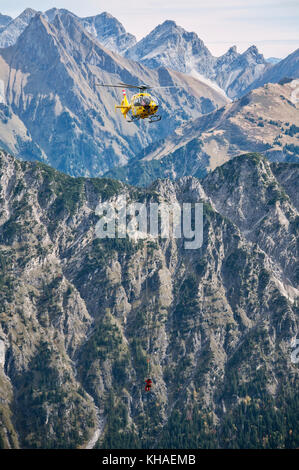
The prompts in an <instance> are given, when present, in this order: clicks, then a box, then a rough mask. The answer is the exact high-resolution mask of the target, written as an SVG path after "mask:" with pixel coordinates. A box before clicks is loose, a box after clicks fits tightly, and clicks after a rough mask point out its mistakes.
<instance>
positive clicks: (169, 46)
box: [0, 8, 298, 98]
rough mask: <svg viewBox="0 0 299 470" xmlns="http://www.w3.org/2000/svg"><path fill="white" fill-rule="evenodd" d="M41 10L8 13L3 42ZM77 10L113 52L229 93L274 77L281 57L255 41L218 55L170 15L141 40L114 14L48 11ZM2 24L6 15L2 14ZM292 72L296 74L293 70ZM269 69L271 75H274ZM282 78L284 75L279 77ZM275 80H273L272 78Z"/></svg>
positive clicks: (12, 38)
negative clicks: (13, 15)
mask: <svg viewBox="0 0 299 470" xmlns="http://www.w3.org/2000/svg"><path fill="white" fill-rule="evenodd" d="M36 13H37V12H36V11H35V10H32V9H29V8H28V9H26V10H25V11H24V12H23V13H21V15H19V16H18V17H17V18H15V19H13V20H12V19H11V21H10V22H9V23H8V24H7V21H8V19H10V18H9V17H4V16H2V17H3V18H5V20H3V21H4V22H3V26H4V29H3V30H2V31H1V30H0V47H7V46H10V45H13V44H15V42H16V40H17V38H18V37H19V35H20V34H21V33H22V32H23V30H24V29H25V27H26V26H28V24H29V22H30V20H31V18H32V17H33V16H34V15H35V14H36ZM66 13H67V14H69V15H72V16H73V17H74V18H76V19H77V21H78V22H79V23H80V24H81V25H82V26H83V27H84V28H86V30H87V31H88V32H89V33H90V34H91V35H93V36H94V37H95V38H97V39H98V40H99V42H100V43H101V44H102V45H103V46H104V47H107V48H108V49H109V50H111V51H113V52H117V53H119V54H121V55H124V56H125V57H127V58H130V59H133V60H135V61H137V62H139V63H142V64H144V65H146V66H147V67H149V68H159V67H161V66H163V67H168V68H171V69H173V70H176V71H179V72H183V73H188V74H191V75H193V76H195V77H196V78H199V79H201V80H203V79H205V80H207V81H208V83H209V84H210V85H212V86H214V87H217V86H218V87H220V88H221V89H223V90H224V91H225V93H227V95H228V96H229V97H230V98H236V97H240V96H242V95H243V94H244V93H246V92H247V91H249V89H251V88H252V87H251V85H252V84H253V83H256V82H257V81H259V83H266V81H265V80H267V79H268V77H269V76H271V72H270V69H271V68H272V66H273V65H275V64H277V63H278V62H279V61H280V59H276V58H273V57H271V58H269V59H265V58H264V57H263V55H262V54H260V53H259V51H258V50H257V48H256V47H255V46H251V47H249V48H248V49H247V50H246V51H245V52H243V53H242V54H241V53H238V52H237V49H236V47H235V46H232V47H230V48H229V50H228V51H227V52H226V53H225V54H224V55H222V56H220V57H214V56H213V55H212V54H211V53H210V51H209V50H208V48H207V47H206V46H205V44H204V42H203V41H202V40H201V39H200V38H199V37H198V36H197V34H196V33H194V32H188V31H186V30H184V29H183V28H182V27H180V26H178V25H177V24H176V23H175V22H174V21H170V20H167V21H165V22H164V23H162V24H160V25H158V26H157V27H156V28H155V29H154V30H153V31H152V32H150V33H149V34H148V35H147V36H145V37H144V38H143V39H141V40H140V41H138V42H137V41H136V38H135V36H133V35H132V34H130V33H128V32H126V30H125V28H124V27H123V25H122V24H121V23H120V22H119V21H118V20H117V19H116V18H114V17H113V16H112V15H110V14H109V13H106V12H103V13H101V14H99V15H96V16H92V17H86V18H79V17H78V16H76V15H74V14H73V13H71V12H69V11H68V10H65V9H57V8H52V9H51V10H48V11H46V12H45V13H43V15H44V16H45V18H46V19H47V21H49V22H52V21H54V19H55V17H56V16H57V15H59V14H66ZM0 25H1V17H0ZM285 65H286V64H284V73H285V74H286V75H287V76H290V77H292V78H295V77H297V75H298V64H297V65H296V66H295V70H294V68H293V67H292V66H290V69H288V68H285ZM291 72H292V75H290V73H291ZM269 74H270V75H269ZM281 78H283V77H282V76H280V78H279V79H281ZM270 81H272V80H270Z"/></svg>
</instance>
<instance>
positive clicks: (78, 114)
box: [0, 11, 228, 176]
mask: <svg viewBox="0 0 299 470" xmlns="http://www.w3.org/2000/svg"><path fill="white" fill-rule="evenodd" d="M50 18H51V21H52V22H51V23H48V22H47V21H46V19H45V18H44V16H43V15H42V14H37V15H35V16H34V18H33V19H32V21H31V22H30V24H29V26H28V27H27V28H26V29H25V31H24V32H23V33H22V34H21V36H20V37H19V38H18V40H17V43H16V44H15V45H14V46H12V47H10V48H7V49H2V50H0V95H1V96H2V102H3V103H4V104H5V105H6V106H7V107H8V112H9V113H10V112H11V113H13V115H16V116H17V118H18V119H19V120H20V121H21V123H22V124H20V126H21V125H22V126H23V127H24V128H25V129H27V131H28V136H27V140H29V141H30V142H31V140H32V141H33V142H34V150H33V151H32V155H31V159H36V158H39V159H40V160H42V159H43V160H44V161H47V162H49V163H50V164H51V165H52V166H53V167H55V168H58V169H60V170H62V171H65V172H68V173H70V174H71V175H87V176H88V175H91V176H97V175H100V174H103V173H104V172H105V171H107V170H109V169H110V168H112V167H113V166H115V165H117V164H125V163H126V162H127V161H128V160H129V159H130V158H132V157H133V156H135V155H136V154H137V153H138V152H140V151H141V150H142V149H143V148H144V147H145V146H147V145H149V144H150V143H152V142H154V141H156V140H158V139H159V138H163V137H164V136H165V135H167V134H168V133H169V132H171V130H174V129H175V128H176V127H177V126H178V125H180V124H181V123H182V122H183V121H184V120H186V119H190V118H191V116H192V117H198V116H200V115H202V114H203V113H207V112H210V111H212V110H213V109H215V108H216V107H217V106H221V105H223V104H225V103H227V102H228V100H227V99H226V98H225V97H224V96H223V95H222V94H221V93H219V92H217V91H215V90H213V89H212V88H211V87H209V86H208V85H206V84H204V83H202V82H199V81H198V80H196V79H194V78H192V77H188V76H185V75H183V74H180V73H178V72H174V71H168V70H167V69H162V68H161V69H159V70H150V69H147V68H146V67H144V66H142V65H139V64H137V63H135V62H132V61H130V60H127V59H124V58H123V57H121V56H119V55H117V54H115V53H112V52H110V51H109V50H107V49H105V48H103V47H102V46H101V44H100V43H99V42H98V40H97V39H95V38H94V37H93V36H91V35H90V34H89V33H88V32H87V31H86V29H84V28H83V27H82V25H81V24H80V22H79V21H78V20H77V19H76V17H75V16H74V15H72V14H69V13H68V12H66V13H65V12H61V11H60V12H59V14H56V15H54V14H53V15H52V16H50ZM107 82H108V83H110V82H112V83H118V82H125V83H128V82H129V83H133V84H134V83H137V84H139V83H147V84H150V85H154V86H155V85H156V86H159V85H169V84H170V85H176V84H177V85H178V86H180V87H181V88H179V90H176V89H172V88H171V89H165V90H164V89H161V90H160V89H159V90H157V93H156V94H157V96H158V99H159V101H160V105H161V114H162V115H163V120H162V121H161V122H160V123H159V126H157V127H156V128H155V127H154V128H153V125H149V124H146V123H143V122H140V123H137V124H135V123H128V122H126V121H125V120H124V119H123V116H122V115H121V114H120V113H116V112H115V104H119V103H120V101H121V96H122V95H121V90H119V89H108V88H100V87H97V86H96V84H97V83H107ZM128 96H129V97H130V92H128ZM15 126H16V127H18V126H19V124H15ZM151 126H152V127H151ZM11 127H13V125H12V126H11ZM3 132H4V133H3V135H0V140H1V141H2V142H3V143H4V145H5V148H6V149H7V150H9V151H11V152H12V151H14V152H16V155H17V156H18V157H20V158H28V152H27V151H26V155H25V153H24V152H23V151H22V146H23V145H27V144H26V142H24V139H22V138H21V131H20V130H19V129H16V133H17V135H18V143H17V144H18V145H14V148H13V147H9V145H8V142H9V141H10V140H12V139H13V138H15V137H14V136H11V135H10V134H11V133H12V131H11V130H10V128H9V127H8V126H6V127H3ZM8 134H9V135H8ZM26 148H27V147H26ZM38 153H39V155H38Z"/></svg>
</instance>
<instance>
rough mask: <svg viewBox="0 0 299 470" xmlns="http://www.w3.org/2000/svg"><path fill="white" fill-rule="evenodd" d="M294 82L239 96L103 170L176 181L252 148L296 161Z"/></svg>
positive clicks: (142, 180)
mask: <svg viewBox="0 0 299 470" xmlns="http://www.w3.org/2000/svg"><path fill="white" fill-rule="evenodd" d="M294 86H296V82H295V81H291V80H289V81H287V82H286V83H284V84H281V85H280V84H272V83H269V84H267V85H265V86H264V87H260V88H258V89H255V90H253V91H251V92H250V93H248V94H247V95H246V96H244V97H243V98H241V99H239V100H237V101H235V102H233V103H230V104H228V105H226V106H225V107H223V108H221V109H218V110H217V111H214V112H212V113H210V114H208V115H206V116H202V117H200V118H198V119H196V120H194V121H190V122H189V123H187V124H185V125H183V126H181V127H180V128H178V129H176V131H175V132H174V133H173V134H172V135H170V136H169V137H167V138H165V139H163V140H161V141H160V143H156V144H155V145H151V146H149V147H148V148H147V149H145V150H144V151H143V152H142V154H140V155H139V156H138V157H137V158H136V159H134V160H132V162H130V163H129V164H127V165H125V166H124V167H121V168H115V169H113V170H112V171H110V172H109V173H108V175H109V176H112V177H114V178H117V179H121V180H122V181H125V182H127V183H130V184H137V185H147V184H149V183H150V182H151V181H154V180H155V179H156V178H165V177H166V178H171V179H176V178H179V177H182V176H187V175H194V176H198V177H202V176H204V175H206V174H207V172H208V171H211V170H214V169H215V168H216V167H217V166H219V165H222V164H223V163H224V162H226V161H227V160H229V159H230V158H233V157H235V156H237V155H240V153H242V152H249V151H250V150H254V151H256V152H262V153H263V154H264V155H265V156H267V158H269V160H271V161H289V162H298V156H299V146H298V133H299V111H298V103H296V102H295V101H293V98H292V96H293V93H294V90H295V88H294Z"/></svg>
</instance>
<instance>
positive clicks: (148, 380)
mask: <svg viewBox="0 0 299 470" xmlns="http://www.w3.org/2000/svg"><path fill="white" fill-rule="evenodd" d="M145 383H146V385H145V391H146V392H150V391H151V386H152V381H151V379H146V381H145Z"/></svg>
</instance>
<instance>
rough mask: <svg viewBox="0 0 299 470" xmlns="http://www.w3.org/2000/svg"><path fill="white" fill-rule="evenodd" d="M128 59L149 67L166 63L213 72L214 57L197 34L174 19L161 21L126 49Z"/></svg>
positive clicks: (189, 70) (172, 67)
mask: <svg viewBox="0 0 299 470" xmlns="http://www.w3.org/2000/svg"><path fill="white" fill-rule="evenodd" d="M126 56H127V57H129V58H130V59H133V60H136V61H137V62H142V63H144V64H145V65H146V66H148V67H150V68H158V67H161V66H162V67H168V68H171V69H174V70H177V71H179V72H183V73H190V72H192V71H193V70H194V71H197V72H198V73H201V74H203V75H205V76H207V77H211V76H212V75H213V66H214V62H215V58H214V57H213V56H212V54H211V53H210V51H209V50H208V48H207V47H206V46H205V45H204V43H203V41H202V40H201V39H199V37H198V36H197V34H195V33H189V32H187V31H186V30H184V29H183V28H181V27H180V26H178V25H177V24H176V23H175V22H174V21H169V20H167V21H165V22H164V23H163V24H161V25H159V26H157V27H156V28H155V29H154V30H153V31H152V32H151V33H149V34H148V35H147V36H146V37H145V38H143V39H141V41H139V42H138V43H137V44H136V45H135V46H133V47H132V48H131V49H130V50H128V51H127V53H126Z"/></svg>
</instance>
